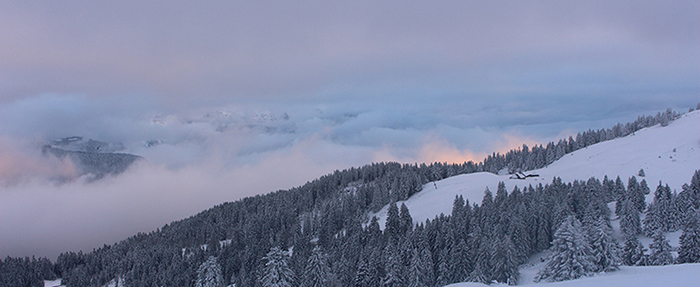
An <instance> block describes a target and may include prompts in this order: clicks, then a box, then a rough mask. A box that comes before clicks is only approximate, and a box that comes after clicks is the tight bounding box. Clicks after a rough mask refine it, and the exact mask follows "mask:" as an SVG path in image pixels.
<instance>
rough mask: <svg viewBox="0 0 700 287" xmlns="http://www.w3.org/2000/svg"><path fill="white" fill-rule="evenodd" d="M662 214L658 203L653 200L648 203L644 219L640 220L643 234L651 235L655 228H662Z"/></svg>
mask: <svg viewBox="0 0 700 287" xmlns="http://www.w3.org/2000/svg"><path fill="white" fill-rule="evenodd" d="M662 216H663V214H662V210H661V206H660V203H658V202H656V201H655V202H653V203H651V204H649V207H647V210H646V215H645V216H644V220H642V224H643V225H642V226H643V227H642V230H643V231H644V234H646V235H647V236H649V237H651V236H653V235H654V233H655V232H656V231H657V230H664V229H665V228H664V219H663V218H662Z"/></svg>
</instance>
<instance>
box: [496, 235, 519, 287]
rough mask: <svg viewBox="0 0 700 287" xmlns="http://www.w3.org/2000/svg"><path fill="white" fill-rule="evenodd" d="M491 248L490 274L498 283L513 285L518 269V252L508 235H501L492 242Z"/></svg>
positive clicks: (516, 278) (515, 281) (517, 275)
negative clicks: (493, 245) (492, 246)
mask: <svg viewBox="0 0 700 287" xmlns="http://www.w3.org/2000/svg"><path fill="white" fill-rule="evenodd" d="M494 244H495V245H496V246H495V247H494V248H492V249H491V259H490V262H491V264H490V265H491V274H492V276H493V278H494V280H496V281H497V282H499V283H507V284H508V285H515V284H517V283H518V278H519V277H520V271H519V270H518V265H519V263H518V260H519V259H518V257H519V254H518V253H519V252H518V251H517V250H516V248H515V245H514V244H513V242H512V241H511V240H510V237H508V236H502V237H501V238H500V239H498V240H496V241H495V242H494Z"/></svg>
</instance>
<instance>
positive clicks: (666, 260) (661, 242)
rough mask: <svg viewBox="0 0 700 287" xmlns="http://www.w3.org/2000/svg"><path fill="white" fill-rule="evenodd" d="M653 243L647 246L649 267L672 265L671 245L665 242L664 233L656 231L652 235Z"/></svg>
mask: <svg viewBox="0 0 700 287" xmlns="http://www.w3.org/2000/svg"><path fill="white" fill-rule="evenodd" d="M653 238H654V242H652V243H651V244H649V252H650V254H649V262H648V263H649V265H653V266H656V265H669V264H673V255H671V250H672V248H671V244H669V243H668V240H666V236H664V233H663V232H662V231H661V230H660V229H657V230H656V231H655V232H654V234H653Z"/></svg>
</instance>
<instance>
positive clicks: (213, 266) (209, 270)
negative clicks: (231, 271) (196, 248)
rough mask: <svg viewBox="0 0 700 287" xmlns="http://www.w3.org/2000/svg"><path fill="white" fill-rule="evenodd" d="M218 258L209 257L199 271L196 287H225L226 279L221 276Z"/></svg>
mask: <svg viewBox="0 0 700 287" xmlns="http://www.w3.org/2000/svg"><path fill="white" fill-rule="evenodd" d="M216 260H217V259H216V257H214V256H209V258H208V259H207V261H204V262H202V264H201V265H199V269H197V281H195V283H194V286H195V287H223V286H224V277H223V276H222V275H221V266H219V263H217V262H216Z"/></svg>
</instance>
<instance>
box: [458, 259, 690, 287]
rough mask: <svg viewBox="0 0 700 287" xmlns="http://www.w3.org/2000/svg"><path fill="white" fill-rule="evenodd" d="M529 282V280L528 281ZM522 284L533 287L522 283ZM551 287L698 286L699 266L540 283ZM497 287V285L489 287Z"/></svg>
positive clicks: (466, 285)
mask: <svg viewBox="0 0 700 287" xmlns="http://www.w3.org/2000/svg"><path fill="white" fill-rule="evenodd" d="M530 282H531V281H530ZM523 284H535V283H525V282H523ZM539 284H545V285H546V286H552V287H590V286H615V287H627V286H630V287H639V286H648V287H685V286H688V287H690V286H693V287H695V286H700V264H697V263H696V264H680V265H668V266H648V267H628V266H622V267H621V268H620V270H618V271H615V272H610V273H605V274H598V275H596V276H593V277H585V278H580V279H578V280H571V281H563V282H553V283H539ZM476 286H489V285H485V284H480V283H457V284H451V285H448V287H476ZM490 286H496V285H490Z"/></svg>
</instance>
